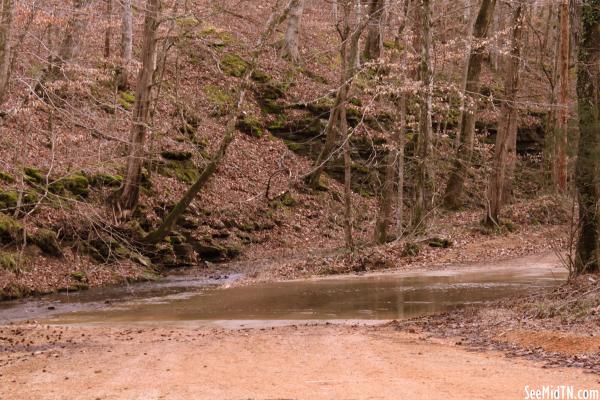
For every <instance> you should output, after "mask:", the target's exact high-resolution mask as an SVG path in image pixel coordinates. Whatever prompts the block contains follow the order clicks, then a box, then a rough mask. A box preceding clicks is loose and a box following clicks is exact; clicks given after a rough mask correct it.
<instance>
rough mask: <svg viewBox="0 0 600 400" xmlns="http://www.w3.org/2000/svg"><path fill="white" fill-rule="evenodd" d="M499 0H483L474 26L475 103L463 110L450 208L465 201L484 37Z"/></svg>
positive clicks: (471, 88)
mask: <svg viewBox="0 0 600 400" xmlns="http://www.w3.org/2000/svg"><path fill="white" fill-rule="evenodd" d="M495 7H496V0H483V1H482V3H481V7H480V9H479V14H478V16H477V19H476V20H475V24H474V26H473V44H472V45H471V51H470V55H469V61H468V64H467V76H466V80H465V86H464V94H465V96H467V97H468V96H473V100H472V101H473V103H475V104H473V105H472V106H470V105H469V104H468V101H465V104H464V107H463V108H462V111H461V123H460V132H459V133H458V143H459V145H458V147H457V149H456V158H455V161H454V166H453V169H452V172H451V174H450V179H449V180H448V184H447V186H446V192H445V194H444V205H445V206H446V207H447V208H449V209H457V208H460V207H461V206H462V204H463V199H462V196H463V192H464V186H465V178H466V175H467V173H468V168H469V164H470V163H471V161H472V158H473V144H474V139H475V122H476V121H475V120H476V112H477V106H476V103H477V98H476V96H477V94H478V93H479V78H480V76H481V64H482V62H483V59H484V57H485V53H484V52H485V48H484V46H483V45H482V43H481V42H482V41H484V40H485V39H486V38H487V35H488V30H489V26H490V23H491V21H492V16H493V15H494V8H495Z"/></svg>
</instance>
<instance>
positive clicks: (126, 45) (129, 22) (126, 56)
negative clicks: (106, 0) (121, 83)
mask: <svg viewBox="0 0 600 400" xmlns="http://www.w3.org/2000/svg"><path fill="white" fill-rule="evenodd" d="M121 5H122V7H123V9H122V11H121V58H122V59H123V63H124V64H129V63H130V62H131V58H132V54H133V17H132V13H131V0H122V1H121Z"/></svg>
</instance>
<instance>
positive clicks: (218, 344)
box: [0, 325, 600, 400]
mask: <svg viewBox="0 0 600 400" xmlns="http://www.w3.org/2000/svg"><path fill="white" fill-rule="evenodd" d="M17 329H18V330H19V332H18V333H19V334H18V335H15V334H12V333H10V332H8V331H9V330H10V331H11V332H12V331H14V330H17ZM0 336H4V337H3V338H2V339H3V340H5V341H6V340H7V339H9V338H10V339H13V340H14V342H15V345H13V346H10V347H7V350H8V351H5V352H3V353H2V355H0V374H1V376H0V398H2V399H4V398H6V399H21V400H27V399H42V398H43V399H66V398H68V399H192V398H193V399H367V398H368V399H401V398H402V399H409V398H414V399H437V398H443V399H461V400H462V399H486V400H488V399H501V400H506V399H521V398H524V389H525V387H526V386H529V387H530V388H539V387H541V386H542V385H559V384H564V385H574V386H575V387H576V388H598V387H599V384H600V379H599V378H598V376H596V375H592V374H585V373H584V372H583V371H582V370H579V369H574V368H571V369H563V368H556V369H545V368H543V367H542V365H541V364H539V363H535V362H532V361H527V360H522V359H507V358H505V357H504V356H503V355H502V354H500V353H496V352H488V353H477V352H469V351H466V350H464V349H463V348H461V347H459V346H456V345H455V344H454V341H449V340H435V341H432V340H425V339H423V338H422V337H419V336H418V335H414V334H409V333H400V332H397V331H395V330H394V329H391V328H386V327H351V326H324V325H320V326H301V327H281V328H274V329H262V330H237V331H231V330H207V329H206V328H202V329H196V328H193V327H185V328H181V327H179V328H177V327H174V328H172V329H168V328H164V327H163V328H148V327H145V328H140V327H129V328H126V327H121V328H104V327H71V328H61V327H55V328H46V327H43V326H34V327H27V326H24V327H19V328H16V327H10V329H9V328H7V327H4V328H3V333H2V335H0ZM16 342H18V343H16ZM22 343H33V345H31V346H34V347H35V348H37V349H38V350H37V351H31V350H32V349H33V347H31V349H30V350H28V351H25V347H23V346H22ZM40 351H41V353H40Z"/></svg>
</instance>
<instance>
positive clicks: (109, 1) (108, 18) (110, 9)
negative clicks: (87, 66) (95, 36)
mask: <svg viewBox="0 0 600 400" xmlns="http://www.w3.org/2000/svg"><path fill="white" fill-rule="evenodd" d="M105 2H106V23H107V25H106V31H105V32H104V58H110V39H111V37H112V26H111V25H112V13H113V3H112V0H105Z"/></svg>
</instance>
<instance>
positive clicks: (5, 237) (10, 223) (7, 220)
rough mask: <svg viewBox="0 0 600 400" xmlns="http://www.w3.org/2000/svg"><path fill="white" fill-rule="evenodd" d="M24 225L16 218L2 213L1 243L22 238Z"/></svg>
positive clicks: (0, 223) (0, 215)
mask: <svg viewBox="0 0 600 400" xmlns="http://www.w3.org/2000/svg"><path fill="white" fill-rule="evenodd" d="M22 234H23V225H21V223H20V222H19V221H17V220H16V219H14V218H12V217H9V216H8V215H6V214H2V213H0V243H3V244H7V243H12V242H14V241H15V240H18V239H19V238H21V236H22Z"/></svg>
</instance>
